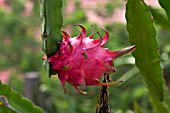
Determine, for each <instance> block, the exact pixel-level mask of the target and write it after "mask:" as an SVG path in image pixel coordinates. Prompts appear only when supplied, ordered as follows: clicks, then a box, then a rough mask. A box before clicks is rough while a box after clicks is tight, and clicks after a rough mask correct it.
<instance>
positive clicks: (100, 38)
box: [97, 32, 102, 45]
mask: <svg viewBox="0 0 170 113" xmlns="http://www.w3.org/2000/svg"><path fill="white" fill-rule="evenodd" d="M97 34H98V35H99V36H100V37H99V40H100V42H99V45H101V44H102V35H101V33H100V32H97Z"/></svg>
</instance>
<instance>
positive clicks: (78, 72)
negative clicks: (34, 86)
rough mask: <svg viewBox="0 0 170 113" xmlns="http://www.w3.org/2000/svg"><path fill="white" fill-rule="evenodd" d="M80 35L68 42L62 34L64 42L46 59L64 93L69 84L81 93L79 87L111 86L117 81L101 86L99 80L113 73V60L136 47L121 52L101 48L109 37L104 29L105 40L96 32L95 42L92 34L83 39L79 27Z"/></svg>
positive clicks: (84, 36)
mask: <svg viewBox="0 0 170 113" xmlns="http://www.w3.org/2000/svg"><path fill="white" fill-rule="evenodd" d="M76 25H78V26H80V27H81V30H82V31H81V32H80V34H79V35H78V36H77V37H75V38H71V37H70V36H69V35H68V34H67V33H66V32H64V31H62V34H63V39H62V42H61V43H60V46H59V50H58V51H57V52H56V53H55V54H54V55H52V56H50V57H49V59H48V63H49V64H50V65H51V67H52V69H53V70H57V71H58V78H59V80H60V82H61V85H62V87H63V88H64V90H65V92H66V89H65V82H68V83H70V84H71V85H73V86H74V87H75V89H77V90H78V91H80V92H81V93H84V94H87V93H86V92H84V91H82V90H80V88H78V86H92V85H98V86H110V85H114V84H116V83H118V82H120V81H116V82H111V83H103V82H100V81H99V79H100V77H101V76H102V75H104V73H106V74H110V73H114V72H115V68H114V65H113V59H115V58H118V57H120V56H122V55H125V54H127V53H130V52H132V51H133V50H135V48H136V47H135V46H134V45H133V46H129V47H127V48H124V49H122V50H118V51H110V50H108V48H104V45H105V44H106V42H107V41H108V39H109V33H108V31H107V30H106V29H104V28H102V27H101V29H103V30H104V31H105V35H104V37H102V36H101V34H100V33H99V32H97V33H98V34H99V37H100V38H99V39H97V40H94V39H92V38H93V35H94V30H93V33H92V35H91V36H88V37H86V30H85V28H84V27H83V26H82V25H81V24H76Z"/></svg>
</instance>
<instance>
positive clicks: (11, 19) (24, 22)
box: [0, 0, 170, 113]
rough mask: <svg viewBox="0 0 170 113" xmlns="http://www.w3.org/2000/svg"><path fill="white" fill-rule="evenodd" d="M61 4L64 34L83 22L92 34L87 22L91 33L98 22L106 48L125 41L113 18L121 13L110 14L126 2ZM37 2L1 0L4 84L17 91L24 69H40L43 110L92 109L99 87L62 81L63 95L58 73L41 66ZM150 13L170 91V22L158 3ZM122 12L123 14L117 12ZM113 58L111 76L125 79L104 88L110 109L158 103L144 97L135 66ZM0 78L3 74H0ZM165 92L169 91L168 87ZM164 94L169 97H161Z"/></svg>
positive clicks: (148, 108)
mask: <svg viewBox="0 0 170 113" xmlns="http://www.w3.org/2000/svg"><path fill="white" fill-rule="evenodd" d="M1 1H3V0H1ZM84 1H88V0H84ZM63 2H64V3H63V18H64V26H63V28H62V29H63V30H65V31H67V32H69V33H70V34H71V36H72V37H75V36H77V35H78V33H79V32H77V30H76V28H75V27H73V25H74V24H76V23H80V24H82V25H84V26H85V28H86V29H87V34H89V35H90V34H91V32H92V28H91V25H94V27H95V32H96V31H100V28H99V26H103V27H105V28H106V29H107V30H108V31H109V33H110V39H109V42H108V43H107V45H106V47H108V48H110V49H111V50H117V49H120V48H123V47H126V46H128V45H130V44H129V39H128V37H129V36H128V32H127V30H126V23H125V21H124V20H122V18H118V19H117V17H118V16H120V15H121V14H119V13H117V15H116V16H114V15H115V14H116V11H117V12H118V11H119V10H122V11H123V9H124V8H125V3H126V2H125V1H123V0H108V2H106V3H103V2H101V3H100V1H98V2H97V0H92V1H91V2H82V1H80V0H70V1H69V2H68V1H67V0H64V1H63ZM3 3H4V4H3ZM39 5H40V4H39V1H38V0H4V2H2V4H0V17H1V18H0V23H1V24H0V37H1V41H0V71H4V70H5V71H7V70H8V71H10V75H9V81H7V82H8V84H9V86H11V87H12V88H13V89H15V90H16V91H18V92H20V93H21V94H23V92H24V87H23V84H24V80H23V79H24V73H26V72H29V71H37V72H39V73H40V75H41V86H40V91H41V92H42V95H43V109H44V110H45V111H46V112H48V113H88V112H89V113H93V112H95V108H96V103H97V95H98V90H99V88H100V87H97V86H93V87H87V88H86V91H87V92H88V93H89V94H88V95H82V94H80V93H79V92H77V91H76V90H74V88H73V87H71V86H70V85H69V84H67V86H66V87H67V94H64V91H63V89H62V87H61V85H60V82H59V80H58V78H57V76H52V78H48V76H47V74H46V72H45V70H44V69H43V66H42V63H43V61H42V60H41V57H42V56H43V54H44V53H43V52H42V49H41V37H40V31H41V30H40V16H39V13H40V11H39V8H40V6H39ZM150 11H151V12H152V15H153V16H154V26H155V28H156V32H157V35H156V38H157V40H158V43H159V49H158V51H159V52H160V56H161V67H162V68H163V77H164V78H165V81H166V85H167V87H165V89H169V88H170V86H169V85H170V58H169V55H170V40H169V38H170V31H169V30H170V26H169V25H170V24H169V21H168V18H167V16H166V13H165V11H164V10H163V9H162V8H161V7H155V6H154V7H153V6H152V7H150ZM160 15H161V16H160ZM122 16H123V17H124V16H125V15H124V14H123V13H122ZM160 17H162V18H160ZM94 20H95V21H94ZM95 37H96V38H97V37H98V35H95ZM114 62H115V67H116V69H117V72H116V73H115V74H113V75H111V76H112V78H113V80H118V79H120V80H124V82H123V83H122V84H119V85H116V86H113V87H110V88H109V92H110V103H111V109H112V112H114V113H132V112H133V111H136V113H139V112H137V110H139V109H143V111H145V112H146V113H152V112H153V106H157V105H156V104H153V103H156V102H153V100H152V99H151V98H150V97H149V96H148V95H149V93H148V90H147V88H146V84H145V83H144V81H143V78H142V76H140V73H139V70H138V69H137V68H136V67H135V65H134V58H133V57H132V56H131V55H128V56H125V57H122V58H120V59H116V60H115V61H114ZM1 78H2V75H0V79H1ZM166 93H167V95H168V91H167V90H166ZM165 98H169V97H168V96H166V97H165ZM134 103H135V104H134ZM152 105H153V106H152ZM169 105H170V104H169ZM134 106H135V107H134ZM139 111H140V110H139ZM141 112H142V111H141ZM155 112H156V111H155ZM157 113H160V112H159V111H158V112H157Z"/></svg>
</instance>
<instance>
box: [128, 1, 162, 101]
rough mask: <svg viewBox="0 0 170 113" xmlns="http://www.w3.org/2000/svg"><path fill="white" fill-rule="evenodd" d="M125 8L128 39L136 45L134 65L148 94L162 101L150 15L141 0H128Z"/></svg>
mask: <svg viewBox="0 0 170 113" xmlns="http://www.w3.org/2000/svg"><path fill="white" fill-rule="evenodd" d="M126 9H127V10H126V20H127V30H128V32H129V41H130V43H131V44H132V45H136V50H135V51H134V52H133V53H132V55H133V56H134V57H135V61H136V62H135V63H136V66H137V67H138V68H139V70H140V72H141V74H142V76H143V77H144V80H145V82H146V84H147V87H148V89H149V92H150V94H151V95H152V96H153V97H154V98H155V99H157V100H161V101H162V100H163V97H164V95H163V91H164V90H163V87H162V85H163V79H162V69H161V66H160V55H159V53H158V51H157V50H158V43H157V41H156V38H155V36H156V31H155V28H154V26H153V20H152V16H151V14H150V12H149V9H148V7H147V5H146V4H145V3H144V1H143V0H128V2H127V5H126Z"/></svg>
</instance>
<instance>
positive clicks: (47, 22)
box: [40, 0, 63, 77]
mask: <svg viewBox="0 0 170 113" xmlns="http://www.w3.org/2000/svg"><path fill="white" fill-rule="evenodd" d="M61 8H62V0H41V11H40V16H41V27H42V30H41V37H42V49H43V51H44V52H45V54H46V55H47V57H48V58H49V56H51V55H53V54H54V53H55V52H56V51H57V49H58V42H61V40H62V35H61V27H62V25H63V17H62V12H61ZM45 62H46V61H45ZM44 64H46V65H45V67H46V70H47V74H48V76H49V77H51V75H52V74H56V73H57V72H56V71H55V70H52V69H51V66H50V65H49V64H48V63H44Z"/></svg>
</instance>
